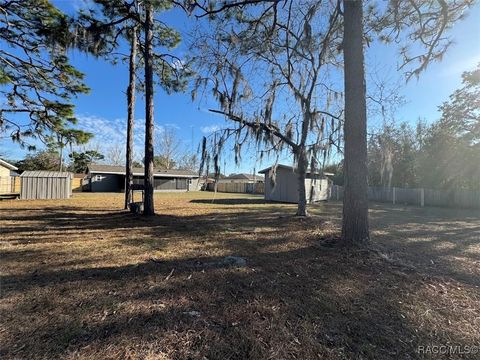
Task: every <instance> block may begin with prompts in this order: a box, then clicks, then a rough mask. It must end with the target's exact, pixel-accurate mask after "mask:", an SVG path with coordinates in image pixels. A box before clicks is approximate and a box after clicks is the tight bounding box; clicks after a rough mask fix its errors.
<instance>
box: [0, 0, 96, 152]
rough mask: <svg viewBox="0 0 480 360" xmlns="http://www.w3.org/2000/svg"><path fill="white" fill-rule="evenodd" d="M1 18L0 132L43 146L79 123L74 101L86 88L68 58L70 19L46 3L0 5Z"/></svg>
mask: <svg viewBox="0 0 480 360" xmlns="http://www.w3.org/2000/svg"><path fill="white" fill-rule="evenodd" d="M0 13H1V14H2V16H1V17H0V64H1V66H0V97H4V98H5V99H6V102H5V103H2V104H1V105H0V133H6V134H7V135H8V136H10V137H11V139H12V140H13V141H16V142H18V143H20V144H21V145H22V146H29V147H30V148H34V147H33V146H31V145H29V141H28V138H29V137H36V138H39V139H40V140H44V141H45V140H46V139H45V138H46V137H47V136H53V135H55V134H59V133H61V132H65V131H67V129H69V128H71V127H72V125H75V124H76V121H77V120H76V118H75V117H74V111H73V110H74V106H73V104H72V103H71V99H72V98H73V97H75V96H76V95H77V94H81V93H86V92H87V91H88V88H87V87H86V86H85V85H84V84H83V74H82V73H81V72H79V71H78V70H77V69H75V68H74V67H73V66H72V65H71V64H70V63H69V62H68V58H67V56H66V50H67V48H68V47H69V46H70V44H71V39H72V34H71V33H70V32H69V28H70V27H69V18H68V16H66V15H65V14H63V13H62V12H60V11H59V10H58V9H57V8H56V7H54V6H53V5H52V4H50V2H49V1H46V0H25V1H7V2H2V4H0ZM68 132H69V135H70V136H74V137H75V136H78V137H77V139H76V140H74V141H76V142H79V141H82V139H85V133H83V132H81V131H76V132H73V131H69V130H68ZM72 140H73V139H72Z"/></svg>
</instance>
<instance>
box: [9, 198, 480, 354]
mask: <svg viewBox="0 0 480 360" xmlns="http://www.w3.org/2000/svg"><path fill="white" fill-rule="evenodd" d="M243 205H248V204H238V207H236V208H235V210H237V211H233V212H228V213H226V212H223V211H217V212H213V213H209V214H201V215H191V216H173V215H159V216H155V217H152V218H148V219H145V218H142V217H135V216H132V215H130V214H127V213H123V212H114V211H110V212H101V211H99V212H89V213H87V214H85V213H79V214H75V213H71V212H69V211H66V210H64V209H61V210H60V211H58V212H55V210H54V209H51V210H50V212H48V213H42V212H33V213H32V214H31V215H24V216H23V215H20V216H17V218H19V219H20V222H22V221H25V222H29V221H35V222H37V223H39V224H40V225H38V224H37V225H36V226H34V227H30V226H23V227H22V226H19V227H17V232H16V233H15V232H13V231H12V232H9V233H6V234H8V236H11V237H12V242H16V243H18V244H22V242H21V241H22V239H23V240H27V241H30V242H31V241H34V239H32V238H30V237H29V231H33V232H34V234H37V233H39V234H40V233H41V230H43V229H48V231H45V235H44V237H40V238H39V239H38V242H44V243H45V242H46V243H47V244H48V243H49V242H53V241H60V242H61V241H68V242H71V241H72V239H71V236H72V235H73V234H77V235H78V234H80V235H82V234H85V236H87V234H90V233H92V232H94V233H96V232H102V231H105V230H106V232H108V233H112V232H113V233H114V234H115V236H116V237H117V240H116V243H115V244H118V245H119V246H121V245H128V246H129V247H131V248H134V247H136V246H138V245H139V246H140V247H141V248H142V249H143V250H142V251H144V252H145V253H146V254H148V253H149V252H150V251H151V250H152V249H154V248H155V247H160V249H163V247H166V246H170V245H171V244H173V243H175V242H176V241H178V239H185V238H187V237H188V238H189V239H190V240H189V241H190V244H191V245H194V246H199V247H200V248H207V247H211V248H213V249H216V252H214V255H205V254H204V253H199V254H197V256H192V257H188V256H182V257H180V256H179V257H178V258H168V259H156V258H152V259H151V260H149V261H141V262H135V263H131V264H123V265H115V266H102V265H101V263H95V262H92V261H90V260H91V259H89V258H85V260H84V263H82V262H81V261H78V262H76V263H75V267H74V268H61V267H58V268H55V267H44V268H42V267H39V268H38V271H34V272H19V271H9V272H8V273H5V275H3V276H2V277H0V283H1V290H2V292H1V295H2V303H3V304H2V305H3V306H2V308H0V311H1V312H2V314H1V316H2V330H3V331H2V332H1V333H0V336H1V337H2V341H1V345H0V357H4V358H15V357H16V358H62V357H69V356H70V357H75V356H77V357H83V358H105V357H111V358H121V357H128V356H130V357H149V356H150V357H153V358H161V357H162V356H164V357H167V358H178V359H184V358H191V359H202V358H205V357H206V358H209V359H265V358H276V359H286V358H301V359H311V358H319V357H320V358H324V359H336V358H364V359H380V358H381V359H398V358H401V359H411V358H422V357H421V355H420V354H418V353H417V352H416V349H417V347H418V346H425V345H432V344H441V345H445V344H454V345H471V344H474V341H475V340H476V339H478V337H479V336H480V334H479V333H478V328H477V329H476V330H475V329H474V330H468V329H470V328H472V326H471V324H472V323H474V321H475V319H476V318H478V316H479V314H478V309H479V308H480V306H477V304H478V303H477V304H476V303H474V302H469V300H468V299H469V297H471V298H475V297H476V298H480V294H479V290H478V287H474V286H475V284H477V283H478V282H473V281H474V279H470V278H468V276H464V277H461V275H462V273H461V272H458V273H457V274H452V277H451V278H449V279H448V281H446V282H444V281H443V280H442V279H437V278H434V275H435V272H433V273H432V274H433V275H432V276H429V277H425V274H424V270H425V269H424V268H422V269H418V271H417V270H415V269H413V270H412V269H410V268H404V267H402V265H399V264H395V263H391V262H389V261H386V260H385V259H383V258H381V257H378V256H377V255H375V253H372V252H355V251H348V250H342V249H326V248H323V247H321V246H319V244H318V242H317V241H316V235H315V233H314V232H315V231H316V229H322V227H323V221H324V220H325V219H326V218H327V217H328V219H332V220H334V221H336V220H335V219H338V216H339V214H338V211H339V210H340V209H341V207H339V206H338V205H336V204H331V205H332V206H330V204H326V205H325V206H323V205H322V206H318V207H312V213H315V216H313V217H312V218H309V219H304V220H299V219H295V218H293V217H288V216H287V217H285V216H282V215H281V213H282V209H283V208H282V207H281V206H278V207H275V208H273V209H272V208H267V209H264V208H263V207H259V208H258V209H257V208H255V209H252V208H251V207H249V206H243ZM313 209H314V210H315V211H313ZM332 209H333V210H332ZM395 214H396V212H395ZM398 214H399V216H397V215H395V216H393V215H392V212H390V211H388V209H387V210H386V211H383V208H378V211H376V212H374V213H373V221H374V223H376V224H377V225H376V226H378V227H380V228H381V229H382V230H385V231H390V232H391V233H392V234H393V237H394V238H393V240H392V239H391V238H388V239H386V240H382V241H383V242H382V244H383V246H385V248H386V249H391V250H392V251H393V252H398V249H397V248H398V246H400V242H401V239H396V238H397V236H398V235H399V234H401V233H402V232H405V233H404V235H405V236H414V234H413V233H411V232H413V231H414V230H412V229H410V228H407V226H406V224H412V223H413V224H415V222H418V223H420V221H421V217H420V218H415V217H414V218H413V219H412V217H404V218H402V217H401V216H402V212H400V211H399V212H398ZM52 215H54V216H52ZM392 216H393V218H392ZM447 220H448V219H447V218H445V217H438V218H436V217H434V216H433V215H432V217H430V218H428V219H426V220H425V222H429V223H432V224H434V223H436V222H438V221H447ZM381 224H383V225H381ZM451 225H452V226H450V227H448V231H449V232H452V231H457V232H461V229H457V230H454V223H453V222H452V224H451ZM409 226H410V225H409ZM39 227H40V228H41V229H40V231H39ZM128 229H130V230H132V231H135V230H137V231H140V234H142V237H141V238H139V239H138V240H135V239H132V238H128V237H122V236H123V235H122V234H124V232H126V231H128ZM2 230H3V229H2ZM7 230H11V229H7ZM51 231H53V232H54V233H56V235H55V237H60V236H59V235H60V234H62V233H63V234H64V236H63V237H60V238H59V239H56V240H55V239H53V238H51V237H49V235H48V233H49V232H51ZM302 231H303V232H302ZM298 233H301V234H306V233H308V234H310V235H309V237H307V238H303V236H306V235H302V236H300V238H297V237H295V236H296V235H297V234H298ZM440 234H441V231H440V230H439V232H438V233H437V234H436V235H435V236H436V237H438V241H441V235H440ZM460 235H461V234H459V233H456V234H453V235H449V236H454V237H455V236H457V237H458V236H460ZM34 236H35V235H34ZM422 236H423V235H422ZM461 240H462V241H463V244H466V243H467V242H468V243H474V242H475V241H474V239H473V240H472V239H471V234H469V233H467V234H466V235H465V238H461ZM76 241H78V242H79V243H81V241H82V238H81V236H80V237H79V238H78V240H76ZM99 241H100V240H99ZM72 244H73V243H72ZM435 244H436V241H432V242H430V243H428V242H425V243H423V245H422V247H415V245H414V244H404V248H405V255H402V256H406V257H407V256H409V255H408V254H410V253H411V252H412V251H413V252H423V253H428V254H430V256H435V257H437V258H440V257H442V256H447V255H444V254H448V256H450V257H451V256H455V255H458V254H460V253H461V252H462V248H461V246H458V247H456V248H455V249H441V248H436V247H435ZM67 245H68V244H67ZM50 250H51V249H50ZM112 250H113V249H112ZM160 251H161V250H160ZM48 252H49V248H47V249H45V250H42V251H40V250H38V249H29V248H28V247H27V248H26V249H22V250H20V251H19V252H17V253H15V251H10V252H8V253H7V257H6V258H3V257H2V260H3V261H4V263H3V264H2V265H3V266H4V268H5V266H7V267H8V266H9V264H15V261H22V259H25V260H27V262H28V264H26V265H30V264H31V266H35V259H38V260H39V261H40V259H42V257H43V256H47V255H50V256H56V257H65V256H67V257H68V253H67V254H65V253H62V252H59V253H58V254H55V253H54V252H53V253H51V254H48ZM219 252H220V253H223V254H235V255H239V256H243V257H245V258H246V259H247V266H246V267H242V268H236V267H228V266H225V264H224V263H223V262H222V260H223V256H224V255H218V253H219ZM215 254H217V255H215ZM420 255H421V254H420ZM112 256H114V253H113V252H112ZM424 256H425V255H424ZM411 259H412V261H417V260H415V258H411ZM67 260H68V258H67ZM445 266H447V265H445ZM12 270H15V269H12ZM420 270H421V271H420ZM427 270H428V269H427ZM463 275H465V274H463ZM455 281H460V283H457V282H455ZM475 281H477V280H475ZM452 303H453V304H455V307H453V306H452ZM442 309H447V310H442ZM449 322H451V324H450V325H449V326H445V324H446V323H449ZM468 323H470V327H466V326H465V324H468ZM444 358H450V357H449V356H448V355H445V356H444Z"/></svg>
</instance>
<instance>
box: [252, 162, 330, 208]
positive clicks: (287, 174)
mask: <svg viewBox="0 0 480 360" xmlns="http://www.w3.org/2000/svg"><path fill="white" fill-rule="evenodd" d="M259 172H260V174H264V175H265V192H264V194H265V195H264V196H265V200H270V201H279V202H287V203H298V175H297V172H296V168H294V167H292V166H287V165H280V164H279V165H277V166H276V167H274V166H270V167H268V168H266V169H263V170H261V171H259ZM326 175H327V174H326V173H321V172H313V173H312V172H310V171H307V174H306V179H305V192H306V197H307V203H313V202H317V201H322V200H328V198H329V197H330V191H331V180H330V179H328V178H327V176H326Z"/></svg>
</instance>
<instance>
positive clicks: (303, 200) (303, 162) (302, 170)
mask: <svg viewBox="0 0 480 360" xmlns="http://www.w3.org/2000/svg"><path fill="white" fill-rule="evenodd" d="M298 152H299V153H298V165H297V178H298V207H297V216H307V195H306V191H305V190H306V189H305V177H306V172H307V155H306V153H305V149H299V151H298Z"/></svg>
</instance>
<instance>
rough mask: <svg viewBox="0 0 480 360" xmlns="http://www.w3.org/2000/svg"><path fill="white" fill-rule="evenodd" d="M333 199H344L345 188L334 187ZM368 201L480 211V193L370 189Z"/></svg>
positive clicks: (395, 188)
mask: <svg viewBox="0 0 480 360" xmlns="http://www.w3.org/2000/svg"><path fill="white" fill-rule="evenodd" d="M330 198H331V199H333V200H342V199H343V186H339V185H333V187H332V193H331V197H330ZM368 200H370V201H377V202H388V203H392V204H405V205H416V206H441V207H452V208H466V209H480V191H471V190H462V189H450V190H434V189H404V188H397V187H392V188H384V187H369V188H368Z"/></svg>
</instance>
